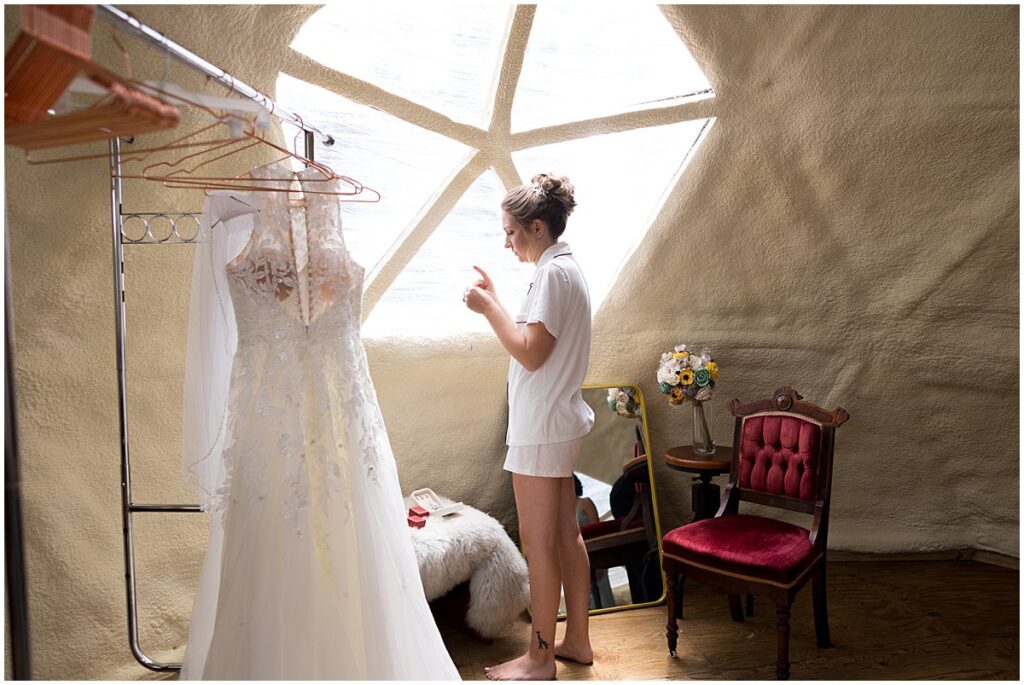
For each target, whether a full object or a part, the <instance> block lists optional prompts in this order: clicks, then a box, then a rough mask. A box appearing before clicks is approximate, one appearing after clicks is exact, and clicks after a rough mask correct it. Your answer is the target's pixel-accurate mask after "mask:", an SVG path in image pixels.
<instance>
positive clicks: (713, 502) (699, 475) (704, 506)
mask: <svg viewBox="0 0 1024 685" xmlns="http://www.w3.org/2000/svg"><path fill="white" fill-rule="evenodd" d="M665 465H666V466H668V467H669V468H670V469H675V470H676V471H685V472H687V473H693V474H696V475H695V476H694V477H693V480H694V483H693V488H691V490H690V492H691V493H692V494H691V500H692V506H693V520H694V521H699V520H701V519H706V518H711V517H712V516H714V515H715V514H716V513H718V506H719V500H720V498H719V492H720V491H721V490H720V488H719V487H718V486H717V485H715V484H714V483H712V482H711V479H712V478H714V477H715V476H720V475H722V474H723V473H729V469H730V468H731V467H732V448H731V447H726V446H723V445H715V453H714V454H711V455H707V454H700V453H698V452H694V451H693V445H680V446H679V447H672V448H671V449H669V450H668V451H667V452H665Z"/></svg>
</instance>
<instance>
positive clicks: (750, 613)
mask: <svg viewBox="0 0 1024 685" xmlns="http://www.w3.org/2000/svg"><path fill="white" fill-rule="evenodd" d="M753 615H754V595H753V593H750V592H748V593H747V617H750V616H753Z"/></svg>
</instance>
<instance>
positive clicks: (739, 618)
mask: <svg viewBox="0 0 1024 685" xmlns="http://www.w3.org/2000/svg"><path fill="white" fill-rule="evenodd" d="M729 614H730V615H731V616H732V620H734V621H736V622H737V623H743V603H742V601H741V600H740V596H739V595H729Z"/></svg>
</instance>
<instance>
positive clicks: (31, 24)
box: [4, 5, 179, 150]
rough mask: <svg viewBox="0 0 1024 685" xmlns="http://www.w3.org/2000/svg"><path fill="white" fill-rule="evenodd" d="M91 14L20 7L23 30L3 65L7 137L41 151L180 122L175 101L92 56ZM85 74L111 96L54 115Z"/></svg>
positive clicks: (73, 9) (63, 8)
mask: <svg viewBox="0 0 1024 685" xmlns="http://www.w3.org/2000/svg"><path fill="white" fill-rule="evenodd" d="M92 13H93V8H92V7H85V8H83V7H80V6H72V7H67V6H59V5H56V6H55V5H50V6H45V5H43V6H40V5H35V6H34V5H26V6H23V7H22V30H21V33H20V34H19V35H18V37H17V38H16V39H15V41H14V44H13V45H12V46H11V49H10V50H8V52H7V57H6V61H5V65H4V80H5V97H4V104H5V113H6V114H5V124H6V125H5V127H4V133H5V140H6V142H7V143H9V144H11V145H16V146H18V147H21V148H24V149H26V150H36V149H42V148H50V147H59V146H64V145H77V144H80V143H87V142H91V141H96V140H108V139H110V138H114V137H118V136H125V135H134V134H138V133H145V132H148V131H155V130H161V129H168V128H173V127H175V126H177V125H178V120H179V114H178V109H177V108H176V107H174V106H173V105H170V104H168V103H166V102H163V101H161V100H159V99H157V98H155V97H152V96H150V95H147V94H146V93H144V92H142V91H141V90H139V89H138V88H136V87H134V86H133V85H132V84H131V83H130V82H129V81H126V80H124V79H122V78H121V77H120V76H118V75H117V74H115V73H113V72H112V71H110V70H109V69H106V68H104V67H102V66H100V65H99V64H96V63H95V62H93V61H92V60H91V59H90V56H89V53H90V51H91V40H90V34H89V29H90V28H91V23H92ZM115 40H116V39H115ZM119 45H120V44H119ZM122 50H123V48H122ZM79 74H84V75H85V76H87V77H88V78H89V79H91V80H92V81H94V82H95V83H97V84H98V85H99V86H101V87H102V88H103V89H104V91H105V93H106V95H105V96H104V97H103V98H101V99H100V100H99V101H98V102H96V103H95V104H93V105H91V106H89V107H86V108H85V109H81V110H77V111H74V112H71V113H69V114H64V115H60V116H48V115H49V109H50V107H51V106H52V105H53V104H54V103H56V102H57V100H58V99H59V98H60V96H61V94H62V93H64V91H65V90H67V88H68V86H69V85H70V84H71V82H72V81H73V80H74V78H75V77H76V76H77V75H79Z"/></svg>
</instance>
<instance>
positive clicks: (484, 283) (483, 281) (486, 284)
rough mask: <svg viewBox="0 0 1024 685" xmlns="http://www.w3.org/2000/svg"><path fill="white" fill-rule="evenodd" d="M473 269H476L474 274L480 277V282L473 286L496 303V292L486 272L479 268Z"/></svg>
mask: <svg viewBox="0 0 1024 685" xmlns="http://www.w3.org/2000/svg"><path fill="white" fill-rule="evenodd" d="M473 268H474V269H476V272H477V273H478V274H480V276H481V278H480V280H478V281H477V282H476V283H474V284H473V286H474V287H476V288H480V289H481V290H483V291H485V292H486V293H487V294H488V295H490V296H491V299H493V300H495V301H497V299H498V291H497V290H496V289H495V287H494V281H492V280H491V277H490V276H488V275H487V272H486V271H484V270H483V269H481V268H480V267H479V266H474V267H473Z"/></svg>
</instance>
